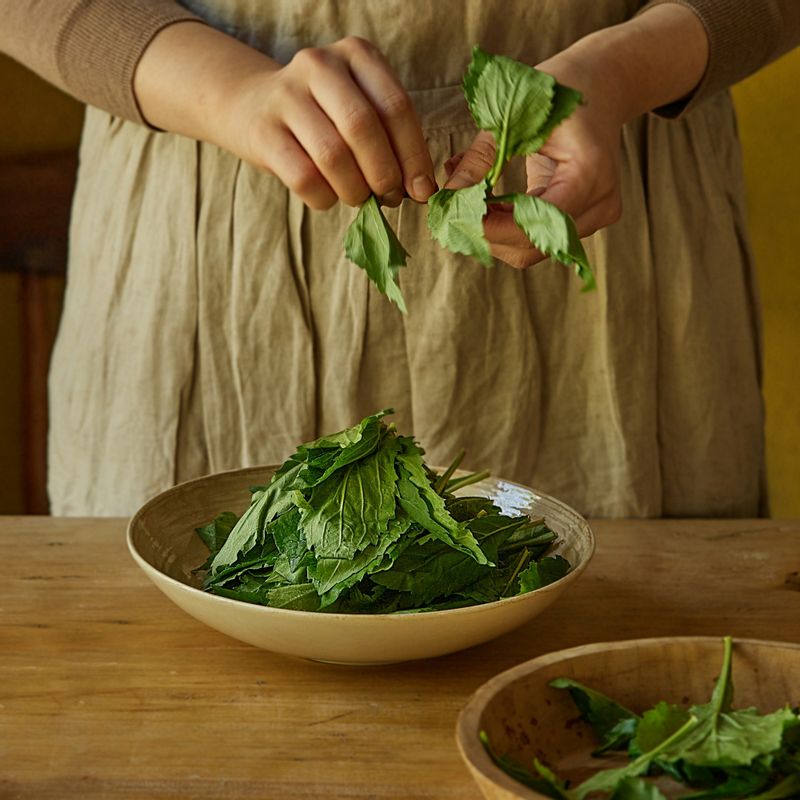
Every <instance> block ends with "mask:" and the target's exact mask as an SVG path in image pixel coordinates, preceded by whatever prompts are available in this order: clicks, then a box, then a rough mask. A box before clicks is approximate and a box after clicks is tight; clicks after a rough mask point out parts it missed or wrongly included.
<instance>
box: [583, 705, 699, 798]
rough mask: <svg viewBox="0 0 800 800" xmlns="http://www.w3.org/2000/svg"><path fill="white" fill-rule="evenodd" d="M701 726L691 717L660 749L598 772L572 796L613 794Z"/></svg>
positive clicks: (657, 748) (644, 771) (644, 772)
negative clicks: (619, 786) (620, 785)
mask: <svg viewBox="0 0 800 800" xmlns="http://www.w3.org/2000/svg"><path fill="white" fill-rule="evenodd" d="M698 725H699V720H697V719H696V718H695V717H691V718H690V719H689V720H687V722H686V724H685V725H684V726H683V727H681V728H679V729H678V730H677V731H675V732H674V733H673V734H672V736H671V737H670V738H668V739H666V740H665V741H664V742H662V743H661V744H660V745H659V746H658V747H655V748H654V749H652V750H650V751H648V752H646V753H642V754H641V755H640V756H638V757H637V758H636V759H634V760H633V761H631V762H630V763H629V764H626V765H625V766H624V767H615V768H614V769H604V770H601V771H600V772H596V773H595V774H594V775H592V776H591V777H590V778H587V779H586V780H585V781H584V782H583V783H581V784H580V786H576V787H575V788H574V789H571V790H570V796H571V797H574V798H575V800H584V798H585V797H586V796H587V795H590V794H593V793H594V792H611V791H613V790H614V789H615V788H616V787H617V786H618V785H619V783H620V781H622V780H624V779H625V778H636V777H638V776H640V775H644V774H646V773H647V771H648V770H649V769H650V765H651V763H652V762H653V761H654V760H655V759H656V758H658V757H659V756H660V755H661V754H662V752H663V751H665V750H666V749H668V748H669V747H671V746H673V745H675V744H677V743H679V742H681V741H682V740H683V739H684V738H685V737H686V736H688V735H690V734H691V733H692V732H693V731H694V730H696V728H697V726H698Z"/></svg>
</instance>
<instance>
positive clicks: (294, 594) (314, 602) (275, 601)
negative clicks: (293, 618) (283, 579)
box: [267, 583, 319, 611]
mask: <svg viewBox="0 0 800 800" xmlns="http://www.w3.org/2000/svg"><path fill="white" fill-rule="evenodd" d="M267 604H268V605H270V606H272V607H273V608H291V609H294V610H295V611H319V595H318V594H317V590H316V589H315V588H314V585H313V584H311V583H299V584H297V585H294V586H277V587H275V588H274V589H270V590H269V591H268V592H267Z"/></svg>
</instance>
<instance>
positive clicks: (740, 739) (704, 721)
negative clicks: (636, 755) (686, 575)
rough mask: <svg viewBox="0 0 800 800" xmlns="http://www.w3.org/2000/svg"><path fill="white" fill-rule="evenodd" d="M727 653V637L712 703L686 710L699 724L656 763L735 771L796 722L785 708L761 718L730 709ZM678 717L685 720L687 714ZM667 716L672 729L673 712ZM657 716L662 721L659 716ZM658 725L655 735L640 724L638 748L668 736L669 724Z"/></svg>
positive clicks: (771, 748) (773, 745)
mask: <svg viewBox="0 0 800 800" xmlns="http://www.w3.org/2000/svg"><path fill="white" fill-rule="evenodd" d="M731 655H732V642H731V638H730V637H729V636H728V637H725V639H724V650H723V662H722V669H721V671H720V675H719V678H718V679H717V682H716V685H715V687H714V692H713V693H712V695H711V700H710V701H709V702H708V703H706V704H704V705H696V706H692V708H691V709H690V710H689V712H688V714H691V715H692V716H693V717H695V718H697V720H698V721H699V724H698V726H697V728H696V729H695V730H694V731H693V732H692V733H691V735H689V736H687V737H685V738H684V739H683V740H681V741H680V742H678V743H676V744H675V746H673V747H671V748H668V749H666V750H665V751H664V752H663V753H662V754H661V756H660V760H662V761H666V762H678V761H683V762H686V763H687V764H696V765H698V766H703V767H737V766H746V765H748V764H750V763H751V762H752V761H753V760H754V759H756V758H758V757H759V756H763V755H767V754H769V753H773V752H775V751H777V750H778V749H779V748H780V746H781V741H782V738H783V731H784V728H785V727H786V726H787V725H793V724H794V723H795V721H796V717H795V715H794V713H793V712H792V710H791V709H790V708H788V707H787V708H783V709H780V710H778V711H775V712H773V713H772V714H764V715H760V714H759V713H758V711H757V710H756V709H754V708H746V709H740V710H735V711H734V710H732V708H731V702H732V699H733V684H732V682H731ZM659 705H660V706H661V705H663V706H666V704H659ZM681 713H683V714H685V715H687V716H688V714H687V712H681ZM670 714H671V715H672V717H673V721H672V724H673V725H674V724H675V722H676V718H677V716H678V711H671V712H670ZM661 716H662V717H664V712H662V714H661ZM658 724H660V725H661V726H662V730H661V732H660V733H659V731H658V730H657V729H653V728H651V726H649V725H648V724H646V723H645V721H644V720H643V722H642V724H640V725H639V732H638V738H639V740H640V741H641V746H642V749H646V748H647V747H648V746H649V745H651V744H653V743H654V742H656V741H657V740H658V738H659V735H662V736H663V734H664V733H667V732H668V728H669V726H668V725H665V724H664V723H663V722H658Z"/></svg>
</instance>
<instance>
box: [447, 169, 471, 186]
mask: <svg viewBox="0 0 800 800" xmlns="http://www.w3.org/2000/svg"><path fill="white" fill-rule="evenodd" d="M475 183H476V181H473V180H470V177H469V175H468V174H467V173H466V172H459V171H458V170H457V169H456V171H455V172H454V173H453V174H452V175H451V176H450V180H449V181H447V187H446V188H448V189H466V188H467V186H472V185H473V184H475Z"/></svg>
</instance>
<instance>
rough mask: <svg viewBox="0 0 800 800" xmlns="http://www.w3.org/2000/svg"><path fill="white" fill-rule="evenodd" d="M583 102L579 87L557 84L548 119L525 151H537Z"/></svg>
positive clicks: (527, 144) (526, 146)
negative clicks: (573, 87)
mask: <svg viewBox="0 0 800 800" xmlns="http://www.w3.org/2000/svg"><path fill="white" fill-rule="evenodd" d="M582 102H583V95H582V94H581V93H580V92H579V91H578V90H577V89H570V87H569V86H562V85H561V84H560V83H557V84H556V85H555V90H554V94H553V105H552V107H551V108H550V114H549V115H548V117H547V121H546V122H545V123H544V125H543V126H542V127H541V128H540V130H539V133H537V134H536V136H535V137H534V138H533V139H531V140H530V141H529V142H527V143H526V145H525V152H526V153H528V154H530V153H535V152H536V151H537V150H539V149H541V148H542V147H543V146H544V143H545V142H546V141H547V140H548V139H549V138H550V134H551V133H552V132H553V131H554V130H555V129H556V128H557V127H558V126H559V125H560V124H561V123H562V122H563V121H564V120H565V119H566V118H567V117H569V116H570V115H571V114H572V112H573V111H574V110H575V109H576V108H577V107H578V106H579V105H580V104H581V103H582Z"/></svg>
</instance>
